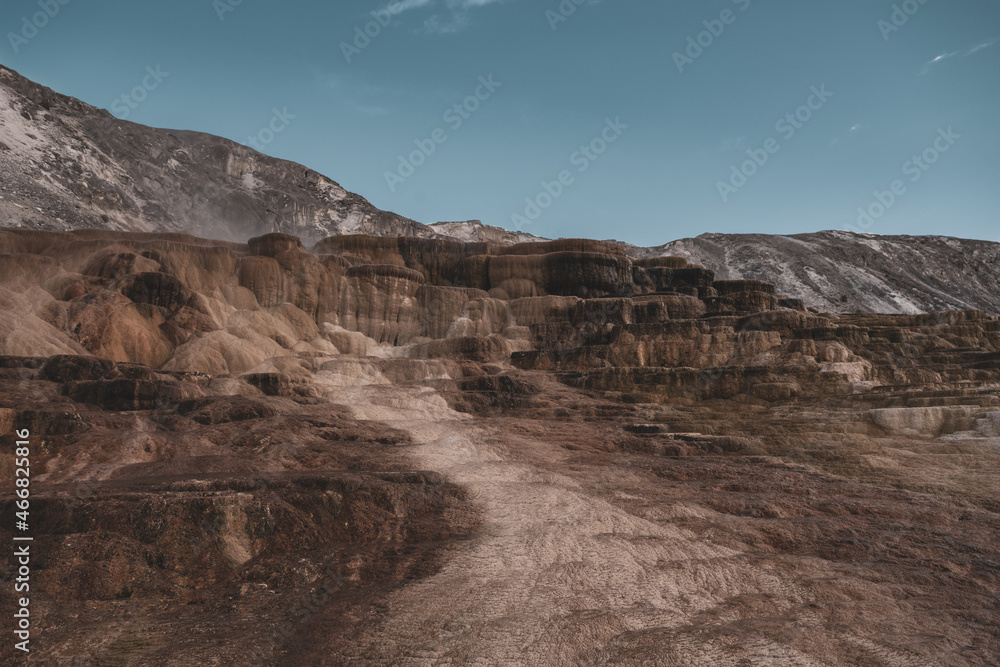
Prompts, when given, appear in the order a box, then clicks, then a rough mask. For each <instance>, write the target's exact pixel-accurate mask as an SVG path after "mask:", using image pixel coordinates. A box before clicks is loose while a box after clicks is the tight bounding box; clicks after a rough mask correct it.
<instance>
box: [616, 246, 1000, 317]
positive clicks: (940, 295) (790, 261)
mask: <svg viewBox="0 0 1000 667" xmlns="http://www.w3.org/2000/svg"><path fill="white" fill-rule="evenodd" d="M629 252H630V254H631V255H633V256H635V257H643V258H646V259H643V260H642V261H654V260H656V259H658V257H657V256H658V255H680V256H683V257H685V258H686V259H688V260H689V261H691V262H697V263H699V264H703V265H704V266H705V267H706V268H709V269H712V270H713V271H714V272H715V273H716V274H717V277H718V278H721V279H726V280H729V279H742V278H753V279H759V280H762V281H766V282H769V283H774V284H775V286H776V287H777V290H778V292H780V293H781V294H782V295H786V296H787V297H790V298H795V299H801V300H802V301H803V302H804V303H805V304H806V305H808V306H812V307H815V308H819V309H821V310H824V311H828V312H833V313H856V312H879V313H917V312H927V311H941V310H984V311H987V312H989V313H991V314H993V315H998V314H1000V296H998V295H1000V282H998V280H1000V279H998V276H997V272H996V266H997V264H998V263H1000V243H995V242H991V241H976V240H970V239H958V238H950V237H945V236H877V235H875V234H860V233H852V232H846V231H828V232H818V233H815V234H794V235H791V236H777V235H771V234H703V235H701V236H699V237H697V238H693V239H681V240H679V241H672V242H670V243H667V244H665V245H662V246H658V247H655V248H634V247H630V248H629Z"/></svg>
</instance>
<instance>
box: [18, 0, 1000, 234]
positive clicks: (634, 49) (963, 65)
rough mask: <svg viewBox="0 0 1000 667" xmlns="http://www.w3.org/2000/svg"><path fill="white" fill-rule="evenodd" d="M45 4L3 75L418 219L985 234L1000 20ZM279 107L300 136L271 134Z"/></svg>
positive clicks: (872, 1)
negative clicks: (281, 161)
mask: <svg viewBox="0 0 1000 667" xmlns="http://www.w3.org/2000/svg"><path fill="white" fill-rule="evenodd" d="M60 2H66V4H65V5H63V4H59V3H60ZM577 2H581V4H579V5H578V4H576V3H577ZM894 4H895V6H896V7H899V8H900V9H899V11H898V12H896V13H895V16H894ZM45 5H49V11H50V13H53V14H54V16H52V17H51V18H47V17H46V19H47V20H45V21H42V20H40V19H39V20H38V22H39V23H44V24H45V25H44V26H43V27H42V28H40V29H39V30H37V34H34V33H32V31H31V30H30V29H25V24H24V20H25V17H28V20H29V21H30V20H31V17H32V16H33V15H35V14H36V13H37V12H39V11H42V9H40V5H39V0H33V1H29V0H7V1H6V2H4V3H3V7H2V8H0V28H2V30H3V33H4V35H5V38H4V39H3V40H2V43H0V62H2V63H3V64H5V65H7V66H9V67H12V68H13V69H16V70H18V71H19V72H21V73H22V74H24V75H25V76H27V77H29V78H31V79H34V80H36V81H39V82H41V83H43V84H45V85H47V86H49V87H52V88H54V89H56V90H58V91H60V92H63V93H66V94H70V95H73V96H75V97H79V98H81V99H83V100H84V101H86V102H89V103H91V104H94V105H96V106H100V107H105V108H109V109H111V108H115V109H117V111H116V114H117V115H123V114H122V111H123V110H125V109H127V113H128V120H132V121H136V122H140V123H144V124H148V125H153V126H158V127H169V128H183V129H194V130H201V131H205V132H211V133H214V134H219V135H222V136H225V137H229V138H231V139H233V140H235V141H239V142H241V143H248V140H249V138H250V137H257V138H258V144H259V145H261V147H262V149H263V150H264V152H267V153H269V154H271V155H274V156H277V157H281V158H286V159H290V160H294V161H296V162H300V163H303V164H305V165H308V166H309V167H312V168H314V169H316V170H317V171H320V172H322V173H324V174H326V175H327V176H329V177H331V178H333V179H334V180H336V181H338V182H339V183H341V184H342V185H343V186H344V187H346V188H348V189H349V190H352V191H354V192H357V193H359V194H361V195H363V196H364V197H366V198H368V199H369V200H371V201H372V202H373V203H374V204H375V205H377V206H379V207H380V208H383V209H387V210H393V211H396V212H398V213H400V214H403V215H406V216H409V217H411V218H414V219H416V220H419V221H421V222H427V223H430V222H436V221H441V220H466V219H474V218H475V219H482V220H483V221H484V222H486V223H489V224H494V225H499V226H503V227H507V228H521V229H523V230H524V231H527V232H530V233H534V234H538V235H541V236H547V237H569V236H581V237H591V238H617V239H620V240H624V241H629V242H632V243H637V244H642V245H653V244H659V243H663V242H666V241H669V240H673V239H676V238H682V237H687V236H695V235H698V234H701V233H703V232H762V233H780V234H787V233H796V232H809V231H817V230H821V229H854V230H856V231H869V232H872V233H877V234H944V235H953V236H962V237H969V238H985V239H992V240H998V239H1000V228H998V222H1000V215H998V210H1000V187H998V183H997V181H998V175H1000V165H998V161H997V160H998V156H1000V124H998V122H997V118H1000V113H998V108H1000V77H998V73H1000V67H998V66H1000V42H998V41H997V40H998V38H1000V3H996V2H984V1H982V0H947V1H946V0H926V1H925V2H924V4H920V2H919V0H908V2H906V3H903V2H898V1H897V2H895V3H894V2H892V1H882V0H838V2H835V3H832V2H820V1H818V0H817V1H813V0H772V1H771V2H764V1H763V0H710V1H705V0H673V1H670V2H653V1H652V0H647V1H639V0H618V1H614V0H561V1H560V0H399V1H398V2H392V3H388V4H386V3H385V2H383V1H382V0H379V2H360V1H353V0H344V1H341V2H313V1H307V0H286V1H285V2H282V3H277V2H264V1H263V0H242V2H239V0H217V1H216V2H213V1H212V0H172V1H171V2H169V3H166V2H164V3H139V2H134V0H131V1H125V0H102V1H101V2H99V3H97V2H84V1H83V0H42V6H43V7H44V6H45ZM904 5H905V6H904ZM56 6H58V11H57V12H56V11H54V8H55V7H56ZM560 7H562V9H563V12H562V13H560ZM570 9H572V13H570V11H569V10H570ZM904 9H908V10H910V13H909V14H907V13H906V12H905V11H903V10H904ZM373 11H375V12H376V14H375V15H373V14H372V12H373ZM379 18H380V19H381V22H382V24H384V25H380V24H378V23H374V24H373V23H372V22H373V21H377V19H379ZM904 18H905V22H904V21H903V19H904ZM893 19H895V22H893ZM706 22H708V23H707V24H706ZM880 22H881V23H880ZM366 28H367V29H368V31H369V33H370V34H374V35H375V36H374V37H370V38H368V41H367V42H366V41H365V38H360V37H358V32H359V31H360V32H361V33H363V32H364V31H365V29H366ZM25 30H27V31H26V32H25ZM713 32H714V33H715V34H712V33H713ZM12 33H13V34H14V35H18V36H20V37H22V38H23V37H24V36H25V35H30V38H28V39H12V38H11V34H12ZM689 39H690V40H692V41H689ZM699 40H700V41H701V46H691V44H692V42H693V43H694V44H696V45H697V43H698V41H699ZM345 44H346V45H348V46H346V47H345ZM689 49H690V50H689ZM699 49H700V52H699ZM677 54H681V55H677ZM157 67H159V68H160V71H161V72H164V73H166V74H167V76H164V77H161V80H160V81H159V83H158V84H155V87H154V88H153V89H152V90H148V91H145V93H144V94H143V95H141V96H142V97H144V98H145V99H143V100H142V101H141V102H140V103H136V104H134V106H135V108H134V109H131V108H128V107H126V106H125V105H124V104H122V103H119V104H118V105H115V101H116V100H120V99H121V96H122V95H128V94H130V93H131V91H133V89H134V88H135V87H136V86H141V85H142V83H143V80H144V77H146V74H147V68H153V69H154V70H155V68H157ZM481 79H482V80H485V81H487V82H490V85H489V86H486V85H484V84H483V83H481ZM146 81H147V82H148V83H153V82H154V80H153V79H149V78H147V79H146ZM477 92H478V93H479V98H478V99H477V98H476V93H477ZM817 92H819V93H821V94H820V95H817ZM831 94H832V95H831ZM470 96H471V97H470ZM456 104H459V105H464V106H460V108H459V109H458V110H456V109H455V108H454V107H455V105H456ZM810 104H811V105H812V107H813V108H809V105H810ZM274 110H278V111H280V112H283V113H287V114H290V115H292V116H294V118H288V119H287V127H284V129H283V130H282V131H281V132H279V133H277V134H274V135H270V134H269V133H268V132H264V133H261V130H263V129H264V128H267V127H268V125H269V123H270V122H271V120H272V117H273V115H274ZM796 113H798V118H796V116H795V114H796ZM786 114H792V117H791V118H790V119H788V118H786ZM803 119H805V120H803ZM459 121H460V122H459ZM282 125H283V124H282V123H279V124H277V125H276V127H282ZM949 128H950V130H949ZM261 139H264V140H268V142H267V143H261V142H260V140H261ZM435 139H436V140H435ZM769 140H770V141H769ZM417 142H419V144H418V143H417ZM935 142H936V145H935ZM421 146H422V147H423V149H424V150H423V154H420V155H411V154H413V153H414V151H420V150H421V148H420V147H421ZM431 147H433V152H432V154H430V155H429V156H427V155H426V153H431V150H430V148H431ZM765 147H766V148H765ZM748 151H749V152H748ZM400 156H403V157H404V159H405V161H406V162H407V163H408V165H409V166H413V165H414V164H415V163H419V166H415V167H414V168H413V169H412V173H411V171H410V169H409V168H408V167H407V166H403V167H402V168H401V166H400ZM914 157H917V162H914V161H913V158H914ZM411 158H412V159H411ZM754 158H756V160H757V162H756V163H754V162H753V160H754ZM932 158H933V162H932V163H928V162H929V161H930V160H931V159H932ZM925 159H926V160H928V162H925V161H924V160H925ZM748 161H749V162H748ZM734 169H735V170H736V171H735V173H734ZM387 174H395V178H393V177H392V176H387ZM748 174H750V175H749V176H748ZM741 176H742V178H741ZM560 178H562V182H561V183H560ZM546 186H547V187H546ZM894 190H895V192H894ZM526 200H528V201H526ZM529 201H530V202H531V203H532V204H534V206H535V208H532V206H530V205H529V203H528V202H529ZM859 208H860V209H862V210H863V211H865V212H866V213H867V214H868V215H867V217H866V216H862V215H861V213H860V212H859Z"/></svg>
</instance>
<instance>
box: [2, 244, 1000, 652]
mask: <svg viewBox="0 0 1000 667" xmlns="http://www.w3.org/2000/svg"><path fill="white" fill-rule="evenodd" d="M725 278H726V279H724V280H719V279H717V276H716V275H715V273H713V271H711V270H709V269H707V268H704V267H703V266H699V265H696V264H692V263H690V262H689V261H688V260H687V259H684V258H681V257H648V258H635V257H631V256H629V254H628V253H627V252H626V250H625V249H624V248H623V247H622V246H621V245H620V244H614V243H606V242H597V241H587V240H573V239H563V240H559V241H551V242H532V243H524V244H509V243H504V244H498V243H489V242H482V241H481V242H471V243H465V242H460V241H454V240H446V239H435V238H417V237H414V236H404V237H388V236H363V235H354V236H334V237H329V238H325V239H323V240H320V241H318V242H317V243H315V244H312V243H304V242H303V241H302V240H300V238H298V237H295V236H291V235H287V234H266V235H263V236H258V237H255V238H252V239H250V240H249V241H248V242H246V243H236V242H222V241H211V240H206V239H201V238H196V237H194V236H189V235H185V234H171V233H126V232H115V231H109V230H80V231H73V232H50V231H38V230H24V229H7V230H0V355H2V356H0V433H2V434H3V438H4V441H3V443H2V449H0V475H2V476H3V478H4V479H11V478H12V470H13V467H14V457H13V455H12V453H11V452H12V451H13V450H12V447H11V446H10V445H11V443H10V442H9V441H10V440H11V439H12V438H11V434H12V433H13V429H14V428H19V429H21V428H24V429H29V430H30V432H31V437H30V439H31V442H32V461H31V467H32V513H31V522H32V531H33V535H34V536H35V542H34V548H35V549H36V552H35V558H34V560H33V574H32V576H33V579H32V618H33V623H34V624H35V625H34V627H35V628H36V633H37V634H36V635H34V638H33V641H34V642H37V644H35V645H34V646H33V648H34V651H33V653H32V657H31V664H39V665H65V664H94V665H195V664H197V665H204V664H219V665H247V664H255V663H256V664H289V665H385V666H388V665H466V664H476V665H664V666H678V667H680V666H687V665H874V666H881V665H885V666H896V665H900V666H902V665H992V664H997V656H1000V634H998V631H997V628H998V627H1000V546H998V545H1000V500H998V490H1000V393H998V390H1000V319H998V318H997V317H995V316H991V315H989V314H987V313H985V312H982V311H977V310H954V311H944V312H933V313H924V314H911V315H900V314H897V315H878V314H836V313H824V312H818V311H816V310H815V309H809V308H807V307H806V305H805V304H804V303H803V301H802V300H800V299H799V298H796V296H795V295H789V294H784V293H781V291H780V290H777V289H776V288H775V286H774V285H772V284H771V283H767V282H763V281H760V280H744V279H742V277H741V276H734V275H727V276H725ZM14 500H15V497H14V495H13V494H12V493H11V492H10V488H7V489H6V490H5V491H4V492H3V495H0V506H2V508H3V512H2V519H0V525H2V527H3V531H7V532H4V533H0V538H2V539H7V540H9V538H10V534H9V527H10V526H12V525H13V520H14V512H15V507H14ZM13 576H14V575H13V570H8V571H7V572H6V573H5V574H4V582H3V584H2V585H0V598H2V600H3V604H4V605H6V606H5V608H8V609H9V608H10V607H12V606H13V599H12V595H13V586H12V585H11V580H12V578H13ZM8 659H13V648H12V646H11V643H10V642H5V643H3V645H2V647H0V660H3V661H6V660H8Z"/></svg>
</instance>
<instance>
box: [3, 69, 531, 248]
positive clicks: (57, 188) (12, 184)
mask: <svg viewBox="0 0 1000 667" xmlns="http://www.w3.org/2000/svg"><path fill="white" fill-rule="evenodd" d="M450 225H451V226H454V225H457V227H456V228H455V229H456V231H457V232H458V233H460V234H461V235H462V236H463V238H464V239H465V240H484V241H485V240H491V241H492V240H501V239H502V238H503V237H504V236H505V235H510V233H509V232H505V231H504V230H499V229H496V228H490V227H488V226H485V225H482V223H479V222H477V221H471V222H468V223H450ZM0 226H4V227H21V228H28V229H49V230H68V229H82V228H96V229H107V230H119V231H160V232H190V233H196V234H200V235H202V236H207V237H209V238H220V239H231V240H236V239H246V238H247V237H249V236H253V235H256V234H264V233H267V232H287V233H291V234H295V235H297V236H300V237H302V238H304V239H307V240H317V239H320V238H324V237H326V236H330V235H332V234H347V233H361V234H375V235H380V236H382V235H391V236H422V237H428V238H434V237H440V236H449V233H448V231H449V229H451V226H449V225H446V226H445V227H443V228H437V229H432V228H430V227H428V226H426V225H422V224H420V223H418V222H415V221H413V220H410V219H409V218H405V217H403V216H400V215H396V214H395V213H388V212H386V211H381V210H379V209H377V208H375V207H374V206H373V205H372V204H371V203H369V202H368V201H367V200H365V199H364V198H363V197H360V196H358V195H356V194H353V193H351V192H347V191H346V190H344V188H342V187H341V186H340V185H338V184H337V183H335V182H334V181H332V180H330V179H329V178H327V177H325V176H323V175H322V174H318V173H316V172H315V171H313V170H311V169H308V168H306V167H303V166H302V165H299V164H295V163H293V162H288V161H285V160H278V159H275V158H272V157H268V156H266V155H263V154H261V153H258V152H257V151H255V150H253V149H251V148H248V147H247V146H243V145H241V144H237V143H235V142H232V141H229V140H228V139H223V138H221V137H217V136H213V135H210V134H204V133H200V132H189V131H181V130H162V129H156V128H151V127H146V126H144V125H138V124H136V123H131V122H128V121H125V120H120V119H118V118H116V117H114V116H112V115H111V114H110V113H109V112H108V111H106V110H103V109H97V108H95V107H92V106H90V105H88V104H85V103H84V102H81V101H80V100H77V99H74V98H71V97H67V96H65V95H60V94H58V93H56V92H53V91H52V90H50V89H48V88H46V87H44V86H41V85H39V84H36V83H34V82H32V81H29V80H28V79H25V78H24V77H22V76H20V75H19V74H17V73H16V72H14V71H13V70H10V69H7V68H5V67H2V66H0ZM510 236H512V238H513V237H515V236H518V235H510ZM520 236H523V235H520ZM517 240H521V239H519V238H518V239H517Z"/></svg>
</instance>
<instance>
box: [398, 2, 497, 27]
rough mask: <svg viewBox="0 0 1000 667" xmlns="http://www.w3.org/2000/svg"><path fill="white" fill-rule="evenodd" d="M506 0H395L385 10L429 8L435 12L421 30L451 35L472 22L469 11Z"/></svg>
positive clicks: (403, 10)
mask: <svg viewBox="0 0 1000 667" xmlns="http://www.w3.org/2000/svg"><path fill="white" fill-rule="evenodd" d="M505 1H506V0H393V1H392V2H390V3H388V4H387V5H386V6H385V8H384V10H385V11H388V12H389V13H391V14H393V15H395V16H398V15H399V14H402V13H404V12H408V11H410V10H413V9H424V8H426V9H428V10H433V11H434V13H433V14H432V15H431V16H430V17H428V18H426V19H424V21H423V24H422V27H421V29H420V30H419V32H425V33H429V34H434V35H450V34H454V33H456V32H461V31H462V30H464V29H466V28H467V27H469V26H470V25H471V24H472V21H471V19H470V17H469V13H470V12H472V11H474V10H475V9H478V8H480V7H486V6H487V5H495V4H498V3H501V2H505Z"/></svg>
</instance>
